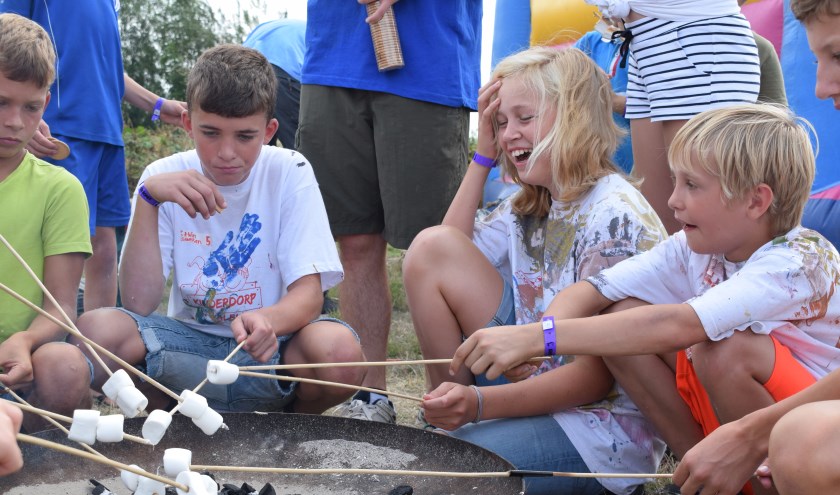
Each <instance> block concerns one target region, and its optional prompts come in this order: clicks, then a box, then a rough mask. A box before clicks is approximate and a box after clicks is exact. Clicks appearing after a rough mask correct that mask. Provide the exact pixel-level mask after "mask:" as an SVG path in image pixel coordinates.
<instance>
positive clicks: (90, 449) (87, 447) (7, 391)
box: [0, 387, 105, 457]
mask: <svg viewBox="0 0 840 495" xmlns="http://www.w3.org/2000/svg"><path fill="white" fill-rule="evenodd" d="M0 392H2V393H4V394H9V395H11V396H12V398H13V399H15V400H16V401H18V402H19V403H20V404H23V405H24V406H29V407H32V408H33V409H34V407H33V406H32V404H30V403H28V402H26V401H25V400H24V399H23V397H21V396H19V395H18V394H16V393H15V391H14V390H12V389H10V388H9V387H3V389H2V390H0ZM39 416H41V417H42V418H44V419H45V420H46V421H47V422H48V423H50V424H51V425H53V426H55V427H56V428H58V429H59V430H61V431H63V432H64V433H67V434H68V435H69V434H70V431H69V430H68V429H67V428H65V427H64V425H63V424H61V423H59V422H58V421H56V420H54V419H53V418H51V417H49V416H45V415H43V414H39ZM76 443H77V444H79V445H80V446H81V447H82V448H83V449H85V450H87V451H88V452H90V453H91V454H95V455H99V456H102V457H105V456H103V455H102V454H101V453H99V452H97V451H96V450H95V449H94V448H93V447H91V446H90V445H88V444H86V443H82V442H76Z"/></svg>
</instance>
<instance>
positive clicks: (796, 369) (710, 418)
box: [676, 336, 817, 436]
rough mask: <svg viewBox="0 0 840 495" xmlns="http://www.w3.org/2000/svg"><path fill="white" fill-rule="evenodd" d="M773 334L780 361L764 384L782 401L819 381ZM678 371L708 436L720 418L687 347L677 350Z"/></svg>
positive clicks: (683, 389)
mask: <svg viewBox="0 0 840 495" xmlns="http://www.w3.org/2000/svg"><path fill="white" fill-rule="evenodd" d="M770 338H771V339H773V346H774V347H775V351H776V362H775V364H774V366H773V373H772V374H771V375H770V379H769V380H767V383H765V384H764V388H765V389H766V390H767V391H768V392H769V393H770V396H771V397H773V399H774V400H775V401H776V402H778V401H780V400H782V399H784V398H786V397H789V396H791V395H793V394H795V393H797V392H799V391H800V390H802V389H804V388H806V387H807V386H809V385H811V384H812V383H814V382H816V381H817V379H816V378H814V377H813V376H812V375H811V373H809V372H808V370H807V369H805V367H804V366H802V364H801V363H800V362H799V361H797V360H796V358H794V357H793V355H792V354H791V353H790V349H788V348H787V347H785V346H783V345H782V344H780V343H779V341H778V340H776V338H775V337H773V336H770ZM676 375H677V390H678V391H679V393H680V396H681V397H682V399H683V400H684V401H685V402H686V404H688V407H689V408H690V409H691V414H692V416H694V420H695V421H697V423H699V424H700V426H701V427H702V428H703V435H704V436H708V435H709V434H710V433H711V432H713V431H715V430H716V429H717V427H718V426H720V422H719V421H718V418H717V415H716V414H715V410H714V408H713V407H712V402H711V401H710V400H709V396H708V394H706V390H705V389H704V388H703V385H702V384H701V383H700V380H699V379H698V378H697V374H696V373H695V372H694V366H692V364H691V361H689V360H688V358H687V357H686V354H685V351H679V352H678V353H677V372H676Z"/></svg>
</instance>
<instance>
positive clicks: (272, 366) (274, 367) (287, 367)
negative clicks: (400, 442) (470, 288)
mask: <svg viewBox="0 0 840 495" xmlns="http://www.w3.org/2000/svg"><path fill="white" fill-rule="evenodd" d="M546 359H551V356H543V357H535V358H531V359H529V360H528V361H527V362H529V363H534V364H537V363H541V362H543V361H545V360H546ZM451 362H452V358H448V359H446V358H444V359H413V360H399V359H394V360H390V361H357V362H346V363H299V364H260V365H254V366H240V367H239V369H240V370H243V371H263V370H296V369H304V368H345V367H351V366H406V365H414V364H449V363H451Z"/></svg>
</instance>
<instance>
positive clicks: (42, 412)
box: [0, 399, 152, 455]
mask: <svg viewBox="0 0 840 495" xmlns="http://www.w3.org/2000/svg"><path fill="white" fill-rule="evenodd" d="M0 400H4V401H6V402H8V403H9V404H11V405H13V406H15V407H18V408H20V410H21V411H26V412H30V413H33V414H40V415H41V416H43V417H45V418H53V419H57V420H60V421H64V422H65V423H72V422H73V418H71V417H69V416H64V415H63V414H58V413H54V412H52V411H47V410H45V409H38V408H37V407H32V406H30V405H28V404H20V403H17V402H12V401H10V400H7V399H0ZM123 438H124V439H126V440H128V441H130V442H135V443H139V444H142V445H152V442H150V441H148V440H146V439H145V438H140V437H137V436H134V435H129V434H128V433H123ZM100 455H101V454H100Z"/></svg>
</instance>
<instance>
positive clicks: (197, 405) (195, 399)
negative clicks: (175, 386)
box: [178, 390, 208, 419]
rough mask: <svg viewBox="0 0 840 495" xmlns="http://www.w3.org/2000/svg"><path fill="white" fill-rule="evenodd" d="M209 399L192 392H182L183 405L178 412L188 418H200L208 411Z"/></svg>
mask: <svg viewBox="0 0 840 495" xmlns="http://www.w3.org/2000/svg"><path fill="white" fill-rule="evenodd" d="M207 408H208V406H207V399H205V398H204V396H203V395H199V394H197V393H195V392H193V391H192V390H184V391H183V392H181V404H180V405H179V406H178V410H179V411H181V414H183V415H184V416H186V417H188V418H192V419H196V418H200V417H201V416H202V415H203V414H204V412H205V411H207Z"/></svg>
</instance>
